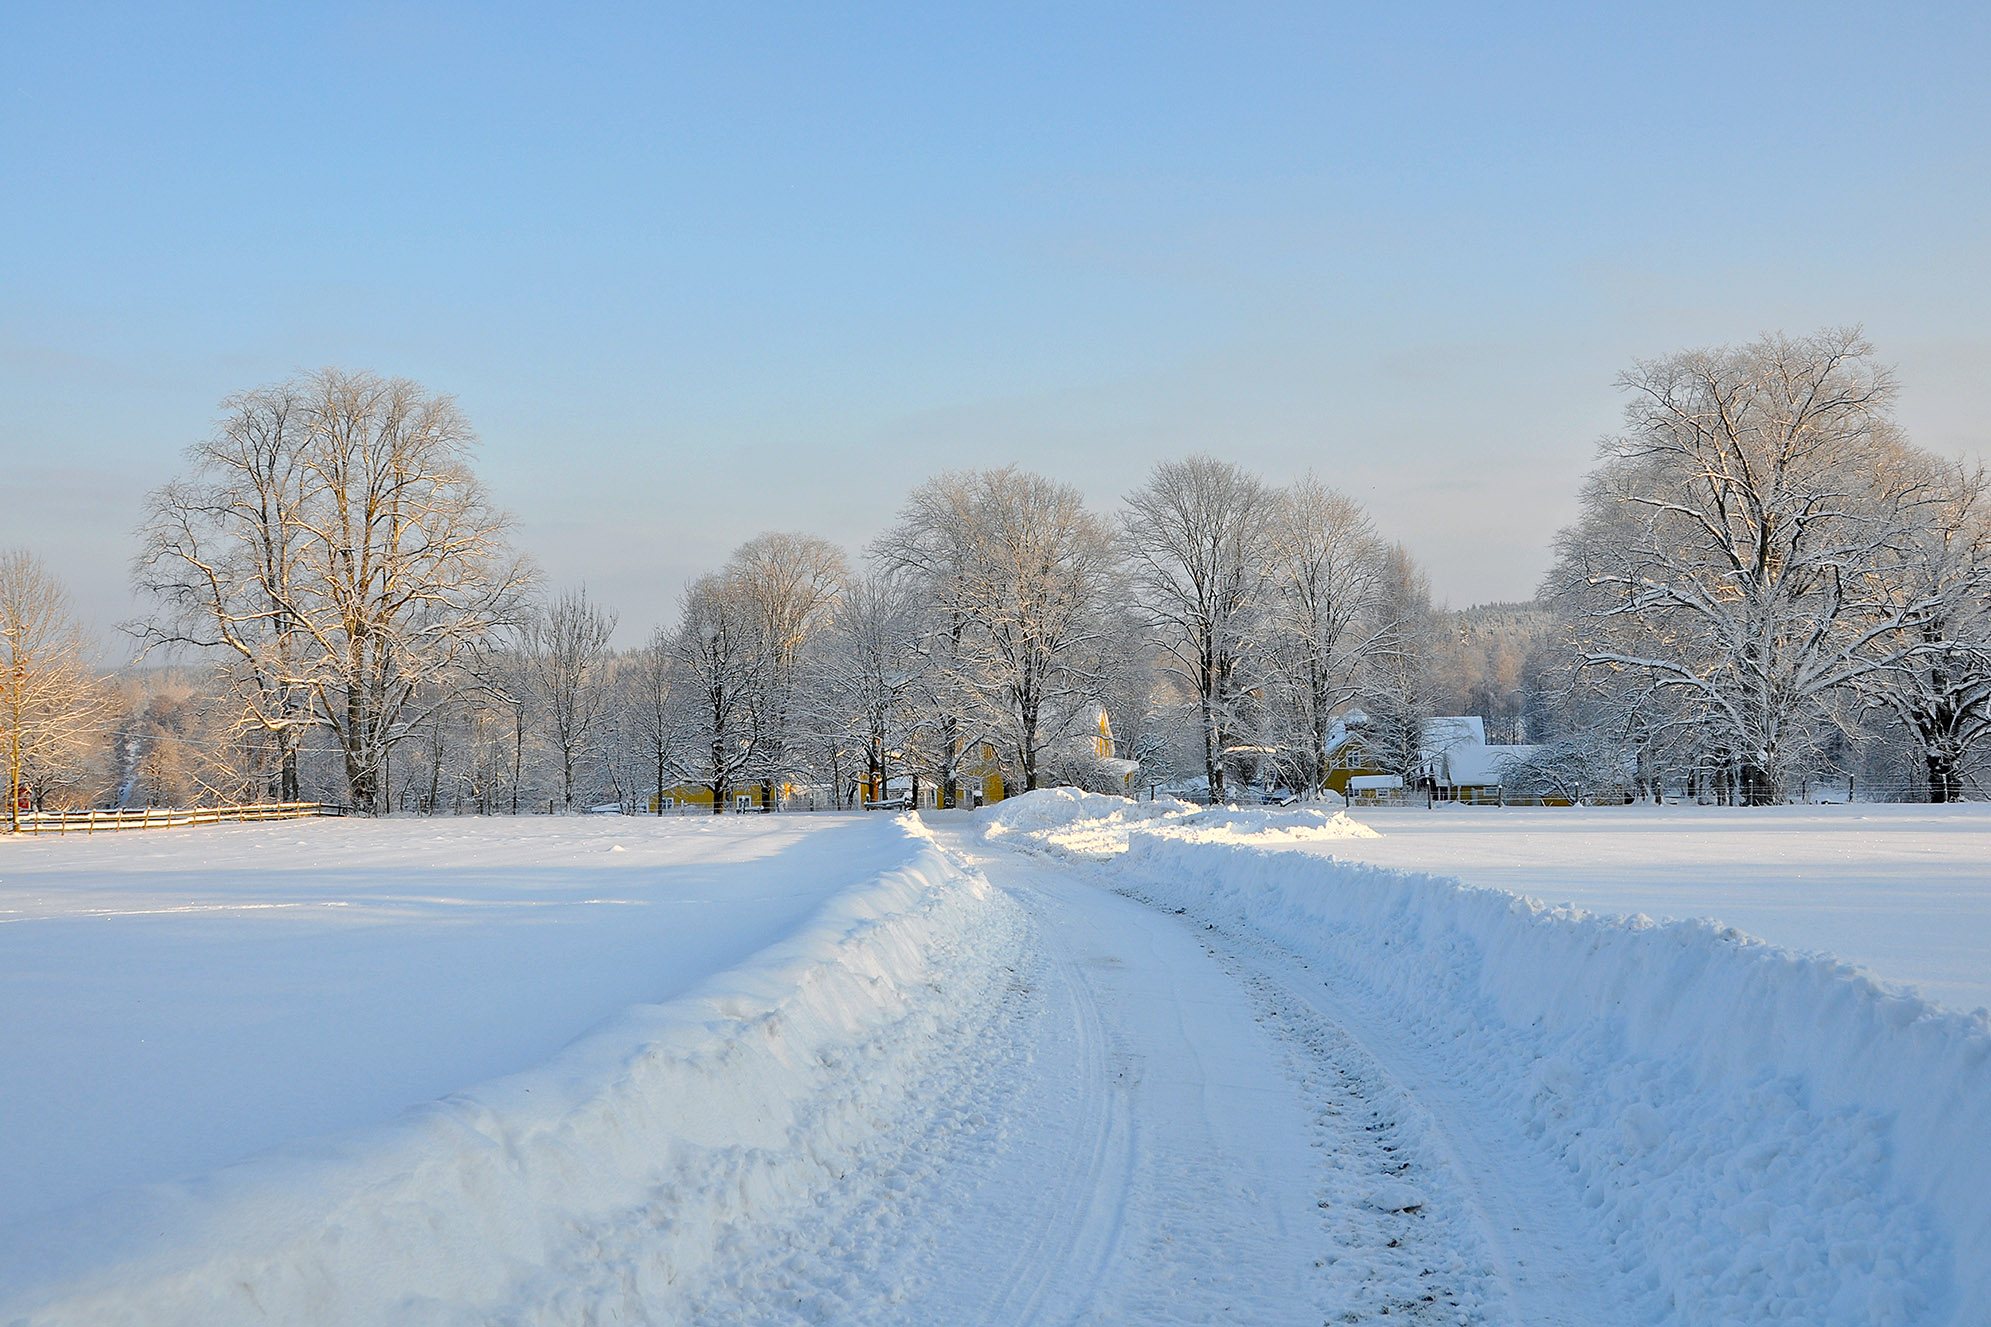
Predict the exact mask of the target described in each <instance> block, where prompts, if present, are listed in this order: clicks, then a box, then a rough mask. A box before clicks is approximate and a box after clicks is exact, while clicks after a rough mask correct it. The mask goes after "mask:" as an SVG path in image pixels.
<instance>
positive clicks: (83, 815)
mask: <svg viewBox="0 0 1991 1327" xmlns="http://www.w3.org/2000/svg"><path fill="white" fill-rule="evenodd" d="M345 813H346V808H345V807H343V806H334V805H332V804H331V803H329V802H265V803H261V804H259V805H255V806H198V807H189V808H185V809H171V808H165V807H148V808H147V809H145V810H142V811H34V812H30V813H27V814H24V815H23V816H22V817H21V832H22V833H23V834H98V833H108V832H110V831H113V830H121V829H178V828H180V827H181V826H184V825H218V824H221V823H222V822H223V821H227V820H296V819H298V818H299V817H300V816H339V815H344V814H345ZM7 825H8V822H7V819H6V817H5V816H0V830H4V829H6V828H7Z"/></svg>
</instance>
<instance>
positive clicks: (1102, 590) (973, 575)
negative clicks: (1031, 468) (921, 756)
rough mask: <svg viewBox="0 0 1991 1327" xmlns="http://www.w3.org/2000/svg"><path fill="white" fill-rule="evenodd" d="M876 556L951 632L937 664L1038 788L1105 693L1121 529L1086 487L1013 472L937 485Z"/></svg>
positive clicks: (916, 501) (955, 476) (939, 479)
mask: <svg viewBox="0 0 1991 1327" xmlns="http://www.w3.org/2000/svg"><path fill="white" fill-rule="evenodd" d="M877 552H878V554H879V557H880V559H881V560H882V561H883V562H884V563H885V565H886V566H887V567H888V568H889V569H892V570H896V571H900V572H904V573H906V574H908V575H910V576H912V577H913V578H914V579H915V583H916V584H917V585H918V586H919V588H920V592H921V593H922V595H923V596H924V597H925V598H926V600H927V603H928V605H929V606H930V609H931V611H932V613H933V615H934V617H935V618H936V619H937V620H939V621H940V622H943V623H946V624H947V625H946V627H945V630H946V631H947V633H948V635H949V638H950V641H951V645H950V649H951V650H952V657H950V658H945V659H942V660H939V661H938V662H939V664H940V666H942V667H945V668H946V669H947V670H948V671H949V673H950V675H951V677H952V678H953V680H954V682H955V685H956V686H957V687H958V688H959V694H960V695H961V697H962V700H963V702H964V704H966V705H968V706H971V707H972V708H973V710H974V711H975V723H974V725H973V726H974V727H977V728H979V729H981V730H982V731H985V732H987V733H988V734H989V735H990V736H991V737H992V738H993V739H994V740H995V741H996V743H997V744H998V745H999V746H1000V748H1001V749H1002V750H1003V751H1004V753H1005V755H1006V757H1007V758H1008V760H1009V761H1010V762H1011V764H1012V767H1013V768H1014V769H1015V770H1016V771H1017V773H1018V774H1019V776H1020V777H1021V779H1022V782H1023V786H1024V788H1025V789H1031V788H1035V787H1037V786H1038V779H1039V774H1040V770H1039V764H1040V758H1041V756H1042V755H1043V752H1044V750H1045V748H1046V747H1047V746H1048V745H1050V744H1051V743H1054V742H1058V741H1062V740H1064V739H1066V738H1068V737H1071V736H1072V735H1074V734H1076V733H1079V732H1081V731H1082V730H1083V728H1084V727H1085V725H1086V724H1087V723H1089V722H1090V719H1091V712H1090V710H1089V709H1088V705H1089V704H1090V703H1091V702H1092V701H1094V700H1096V699H1097V697H1098V694H1099V691H1100V689H1101V684H1102V682H1103V677H1102V667H1101V664H1102V660H1101V657H1100V656H1101V650H1102V647H1103V646H1104V645H1105V643H1106V641H1107V638H1108V636H1109V635H1110V630H1111V626H1110V624H1109V623H1108V622H1107V621H1106V620H1105V613H1104V610H1105V609H1106V608H1107V607H1108V606H1109V605H1111V604H1112V603H1113V602H1114V601H1115V600H1116V599H1117V597H1118V596H1117V585H1116V580H1117V576H1118V569H1117V567H1116V564H1115V557H1114V539H1113V535H1112V532H1111V530H1110V529H1109V528H1108V527H1107V525H1106V523H1105V522H1104V521H1102V520H1101V519H1100V518H1099V517H1097V516H1095V515H1093V514H1092V513H1091V512H1089V511H1087V510H1086V509H1085V499H1084V497H1083V496H1082V495H1081V494H1080V493H1079V491H1078V490H1077V489H1075V488H1072V487H1071V486H1070V485H1067V484H1059V483H1055V482H1053V481H1052V480H1049V479H1046V478H1044V477H1043V476H1041V475H1034V474H1029V473H1027V472H1025V471H1021V470H1018V469H1016V468H1015V467H1014V466H1009V467H1005V468H1003V469H1000V470H976V471H968V472H965V473H949V474H943V475H939V476H936V477H934V478H932V479H929V480H927V481H926V482H925V483H923V484H921V485H920V486H919V487H918V488H916V489H914V490H913V492H912V494H911V496H910V497H909V498H908V499H907V503H906V506H905V508H904V509H903V510H902V511H901V512H900V515H899V520H898V522H897V524H896V525H895V526H894V527H893V528H892V529H891V530H890V531H888V532H887V533H886V534H885V535H884V536H883V537H881V538H880V540H879V542H878V545H877Z"/></svg>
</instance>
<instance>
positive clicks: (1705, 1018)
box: [985, 795, 1991, 1324]
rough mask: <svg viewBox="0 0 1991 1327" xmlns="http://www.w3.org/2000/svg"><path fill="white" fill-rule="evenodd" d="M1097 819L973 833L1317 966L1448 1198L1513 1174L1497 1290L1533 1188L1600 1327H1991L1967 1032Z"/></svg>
mask: <svg viewBox="0 0 1991 1327" xmlns="http://www.w3.org/2000/svg"><path fill="white" fill-rule="evenodd" d="M1111 800H1112V799H1106V800H1093V799H1088V798H1083V797H1070V796H1063V795H1056V796H1046V795H1032V796H1030V797H1026V798H1024V799H1021V800H1020V801H1019V802H1017V803H1014V804H1012V803H1005V804H1002V805H1001V806H998V807H997V808H995V809H994V810H993V811H992V813H991V814H990V815H989V816H988V819H987V823H986V829H985V833H986V835H987V836H988V838H989V840H990V841H991V842H996V843H1005V844H1008V845H1011V846H1020V847H1034V848H1036V849H1039V850H1041V851H1046V852H1050V853H1053V854H1057V855H1061V856H1064V857H1067V858H1069V859H1075V860H1080V861H1084V862H1088V863H1091V864H1093V867H1094V869H1096V870H1098V871H1099V872H1100V874H1101V878H1102V879H1103V880H1104V881H1106V882H1107V883H1110V884H1112V885H1114V886H1115V887H1117V888H1119V889H1121V890H1123V891H1125V892H1129V893H1132V894H1135V895H1136V896H1138V897H1141V898H1144V899H1146V900H1148V901H1150V902H1152V903H1154V904H1157V905H1159V906H1161V907H1164V908H1171V909H1180V910H1182V911H1184V912H1186V913H1189V914H1190V915H1192V916H1195V917H1205V918H1209V919H1210V921H1209V924H1210V925H1211V926H1213V927H1222V928H1229V929H1231V930H1233V931H1236V932H1239V933H1248V934H1250V935H1253V936H1257V937H1261V938H1263V939H1265V940H1266V941H1268V942H1270V943H1272V944H1274V945H1275V946H1277V947H1279V948H1281V949H1283V950H1285V951H1287V952H1289V953H1291V954H1293V955H1295V956H1297V957H1299V958H1302V959H1304V960H1305V961H1306V962H1307V963H1309V964H1311V965H1314V967H1315V969H1316V970H1317V971H1318V973H1319V975H1320V977H1321V979H1322V980H1323V981H1324V982H1325V985H1326V989H1327V991H1328V992H1329V994H1328V996H1327V999H1328V1000H1329V1001H1330V1002H1333V1003H1334V1004H1335V1006H1336V1007H1337V1008H1339V1010H1340V1011H1341V1013H1340V1017H1341V1018H1342V1019H1343V1020H1344V1026H1346V1027H1349V1028H1356V1029H1362V1030H1363V1032H1364V1034H1365V1035H1364V1036H1363V1037H1362V1040H1363V1042H1364V1043H1365V1045H1366V1047H1367V1049H1368V1050H1369V1051H1370V1052H1371V1053H1372V1054H1373V1055H1374V1057H1375V1058H1376V1060H1377V1062H1378V1063H1379V1064H1381V1065H1383V1066H1384V1067H1385V1068H1386V1069H1388V1070H1389V1071H1391V1072H1392V1073H1393V1074H1394V1076H1395V1078H1396V1080H1397V1081H1398V1082H1399V1083H1401V1084H1403V1085H1404V1086H1405V1088H1406V1089H1408V1090H1411V1092H1412V1095H1413V1096H1414V1097H1415V1098H1416V1099H1417V1101H1418V1102H1420V1103H1421V1104H1422V1105H1423V1107H1424V1108H1425V1109H1426V1110H1427V1111H1428V1112H1429V1113H1430V1116H1431V1118H1432V1120H1433V1121H1434V1129H1435V1131H1436V1133H1437V1134H1438V1135H1440V1136H1441V1137H1443V1138H1444V1139H1446V1140H1448V1142H1449V1147H1450V1150H1451V1152H1452V1154H1453V1156H1454V1158H1455V1159H1456V1163H1457V1164H1456V1165H1455V1166H1453V1167H1451V1169H1452V1170H1453V1171H1454V1172H1455V1173H1458V1174H1460V1175H1462V1176H1463V1177H1464V1178H1463V1179H1462V1184H1463V1185H1464V1187H1465V1189H1468V1190H1469V1189H1471V1188H1472V1187H1473V1181H1472V1177H1473V1176H1474V1175H1475V1174H1489V1175H1495V1176H1497V1175H1499V1174H1501V1173H1502V1172H1503V1170H1504V1171H1505V1172H1506V1173H1507V1174H1508V1176H1509V1179H1508V1181H1507V1182H1505V1183H1504V1184H1488V1183H1486V1182H1484V1181H1482V1182H1481V1188H1482V1190H1483V1192H1485V1193H1487V1194H1490V1195H1492V1196H1491V1197H1488V1198H1485V1199H1484V1200H1483V1201H1482V1202H1481V1203H1480V1206H1481V1209H1482V1212H1483V1216H1484V1220H1483V1221H1482V1222H1481V1229H1482V1230H1483V1231H1484V1232H1485V1234H1486V1238H1487V1240H1488V1241H1489V1248H1490V1249H1491V1250H1492V1252H1491V1253H1490V1254H1489V1258H1490V1260H1491V1263H1492V1264H1493V1265H1494V1266H1495V1267H1496V1268H1499V1267H1500V1266H1502V1265H1505V1266H1506V1267H1508V1268H1509V1269H1514V1268H1520V1267H1524V1266H1525V1264H1526V1263H1527V1262H1528V1261H1529V1260H1530V1259H1536V1258H1540V1257H1542V1256H1543V1254H1544V1252H1545V1250H1543V1249H1540V1248H1537V1247H1533V1246H1531V1247H1529V1248H1527V1249H1526V1250H1525V1253H1526V1255H1527V1256H1526V1257H1523V1256H1521V1253H1520V1252H1516V1251H1513V1250H1509V1251H1508V1252H1507V1253H1506V1254H1505V1255H1503V1254H1502V1253H1501V1250H1500V1245H1501V1243H1502V1241H1503V1239H1505V1238H1507V1236H1506V1234H1505V1232H1506V1229H1507V1226H1508V1224H1509V1217H1510V1216H1511V1218H1512V1228H1513V1230H1514V1232H1516V1235H1517V1236H1519V1237H1521V1238H1528V1237H1527V1236H1520V1232H1521V1231H1522V1230H1523V1228H1524V1227H1523V1223H1524V1222H1535V1221H1538V1220H1540V1218H1539V1217H1534V1216H1523V1215H1522V1211H1523V1208H1525V1207H1527V1206H1530V1204H1527V1203H1522V1202H1519V1201H1517V1200H1516V1199H1515V1197H1514V1195H1515V1194H1516V1193H1518V1192H1520V1191H1521V1190H1522V1189H1523V1188H1524V1187H1525V1186H1526V1185H1527V1184H1529V1183H1533V1184H1536V1185H1538V1186H1539V1199H1538V1201H1536V1202H1535V1203H1534V1204H1532V1205H1533V1206H1534V1207H1536V1208H1537V1209H1539V1210H1543V1211H1549V1210H1553V1209H1557V1208H1558V1206H1559V1205H1560V1206H1561V1207H1563V1208H1566V1211H1567V1213H1568V1215H1566V1216H1564V1217H1561V1218H1556V1219H1553V1220H1550V1221H1549V1222H1548V1225H1547V1229H1549V1230H1551V1231H1554V1232H1556V1233H1555V1235H1554V1238H1553V1240H1552V1241H1548V1240H1540V1239H1538V1240H1536V1241H1535V1243H1553V1245H1554V1246H1555V1247H1556V1248H1557V1249H1571V1248H1575V1249H1580V1248H1582V1247H1584V1246H1585V1245H1586V1243H1588V1244H1590V1245H1591V1246H1593V1247H1594V1251H1595V1258H1594V1260H1592V1271H1593V1273H1594V1275H1595V1276H1596V1277H1597V1278H1598V1279H1599V1280H1600V1283H1602V1288H1603V1290H1604V1292H1605V1295H1604V1298H1605V1300H1606V1302H1609V1303H1614V1304H1616V1305H1619V1306H1620V1307H1619V1308H1618V1309H1617V1310H1616V1311H1615V1312H1614V1313H1613V1314H1612V1317H1611V1318H1610V1319H1604V1320H1617V1321H1625V1322H1650V1323H1672V1322H1692V1323H1700V1322H1763V1321H1772V1320H1796V1321H1803V1322H1807V1323H1820V1324H1825V1323H1831V1324H1837V1323H1847V1324H1851V1323H1902V1324H1906V1323H1938V1324H1940V1323H1959V1324H1981V1323H1985V1322H1991V1019H1987V1017H1986V1015H1985V1014H1984V1013H1982V1012H1981V1011H1980V1012H1978V1013H1975V1014H1969V1015H1965V1014H1960V1013H1956V1012H1952V1011H1950V1010H1948V1009H1945V1008H1941V1007H1939V1006H1935V1005H1931V1004H1929V1003H1926V1002H1924V1001H1923V1000H1921V999H1919V998H1917V997H1916V996H1914V995H1912V994H1909V993H1906V992H1904V991H1902V990H1900V989H1897V988H1891V987H1889V986H1886V985H1883V984H1881V983H1879V982H1877V981H1876V980H1874V979H1873V978H1872V977H1871V976H1869V975H1867V974H1866V973H1863V972H1861V971H1860V970H1858V969H1856V968H1854V967H1852V966H1850V965H1848V964H1846V963H1844V962H1841V961H1839V960H1836V959H1834V958H1832V957H1829V956H1823V955H1817V954H1805V953H1798V952H1794V951H1792V950H1788V949H1782V948H1779V947H1776V946H1774V945H1771V944H1768V943H1765V942H1763V941H1761V940H1758V939H1755V938H1753V937H1751V936H1749V935H1746V934H1744V933H1742V932H1740V931H1737V930H1734V929H1730V928H1727V927H1723V926H1721V925H1719V924H1716V923H1712V922H1707V921H1693V920H1688V921H1676V922H1670V923H1665V924H1661V923H1655V922H1653V921H1652V920H1650V919H1649V918H1646V917H1644V916H1637V915H1634V916H1629V917H1616V916H1604V915H1597V914H1593V913H1589V912H1585V911H1583V910H1580V909H1576V908H1572V907H1551V906H1548V905H1545V904H1542V903H1539V902H1536V901H1534V900H1532V899H1529V898H1525V897H1522V896H1519V895H1517V894H1515V893H1512V892H1509V891H1507V890H1501V889H1492V888H1481V887H1474V886H1470V885H1466V884H1463V883H1461V882H1460V881H1458V880H1457V879H1450V878H1444V877H1440V876H1434V875H1429V874H1423V873H1414V872H1409V871H1403V870H1393V869H1386V868H1381V867H1377V866H1373V865H1367V864H1362V863H1357V862H1351V861H1346V860H1341V859H1340V858H1338V857H1330V856H1322V855H1317V853H1318V852H1319V851H1320V850H1308V851H1294V850H1290V849H1285V850H1282V849H1281V847H1280V846H1279V845H1278V844H1277V843H1276V841H1272V840H1270V838H1269V836H1267V838H1268V842H1267V843H1266V844H1260V843H1254V842H1252V841H1250V837H1251V836H1246V837H1245V841H1243V842H1223V841H1217V842H1210V841H1202V842H1199V841H1196V837H1195V834H1194V832H1193V830H1191V829H1190V826H1193V824H1194V820H1195V816H1193V815H1189V814H1183V813H1181V812H1179V811H1177V810H1174V809H1168V808H1164V809H1162V810H1152V811H1151V810H1147V809H1144V808H1137V807H1135V806H1133V805H1131V804H1123V805H1120V806H1117V807H1116V806H1112V805H1110V802H1111ZM1253 814H1261V813H1253ZM1185 831H1188V832H1185ZM1387 842H1388V838H1387V837H1385V838H1384V839H1382V840H1374V841H1371V840H1364V839H1363V838H1361V837H1359V836H1350V837H1349V838H1348V841H1347V845H1346V846H1347V847H1348V848H1349V849H1350V850H1361V849H1364V848H1373V847H1376V846H1378V845H1379V844H1381V843H1387ZM1339 850H1340V849H1339V846H1337V848H1335V849H1329V850H1328V851H1339ZM1738 874H1741V873H1739V872H1738ZM1747 888H1748V886H1747V881H1746V879H1744V880H1738V881H1737V883H1736V889H1737V891H1738V894H1740V895H1743V896H1746V893H1747ZM1438 1150H1440V1151H1442V1150H1444V1149H1443V1148H1439V1149H1438ZM1445 1169H1446V1168H1445V1167H1443V1166H1440V1167H1437V1168H1436V1171H1437V1172H1439V1176H1438V1177H1439V1178H1441V1179H1442V1178H1443V1174H1442V1172H1443V1171H1444V1170H1445ZM1503 1195H1504V1196H1503ZM1423 1197H1424V1195H1423V1193H1422V1192H1421V1190H1420V1191H1405V1190H1400V1189H1378V1190H1377V1191H1376V1192H1375V1193H1373V1194H1372V1195H1371V1196H1370V1198H1369V1203H1370V1205H1371V1206H1372V1207H1376V1208H1379V1209H1382V1210H1404V1209H1405V1208H1408V1207H1409V1206H1410V1204H1409V1201H1408V1200H1409V1199H1411V1198H1416V1199H1419V1200H1420V1202H1419V1204H1418V1210H1420V1211H1421V1210H1423V1209H1422V1201H1421V1200H1422V1199H1423ZM1535 1233H1536V1234H1537V1235H1539V1233H1540V1232H1539V1231H1537V1232H1535ZM1551 1260H1552V1259H1551ZM1578 1261H1580V1262H1581V1261H1585V1260H1583V1259H1580V1258H1579V1259H1578ZM1516 1277H1520V1278H1523V1279H1525V1274H1524V1273H1521V1272H1518V1271H1513V1272H1511V1274H1510V1275H1509V1280H1510V1281H1512V1280H1513V1279H1514V1278H1516ZM1495 1279H1496V1280H1499V1279H1500V1277H1499V1276H1498V1275H1496V1278H1495ZM1517 1284H1518V1283H1517ZM1526 1290H1527V1287H1526V1286H1525V1285H1519V1288H1518V1289H1517V1290H1516V1294H1515V1303H1516V1304H1517V1305H1520V1304H1522V1303H1523V1301H1525V1299H1526V1298H1527V1296H1526V1295H1525V1294H1523V1293H1521V1292H1523V1291H1526ZM1516 1316H1522V1317H1524V1316H1525V1313H1524V1312H1523V1311H1520V1310H1517V1313H1516ZM1541 1320H1547V1321H1552V1320H1555V1318H1554V1317H1553V1316H1551V1317H1548V1318H1544V1319H1541Z"/></svg>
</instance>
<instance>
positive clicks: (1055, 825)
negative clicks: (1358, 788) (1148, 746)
mask: <svg viewBox="0 0 1991 1327" xmlns="http://www.w3.org/2000/svg"><path fill="white" fill-rule="evenodd" d="M984 832H985V833H986V834H987V835H988V837H989V838H991V839H996V840H1000V839H1002V838H1004V837H1005V836H1011V835H1014V836H1019V837H1021V838H1024V839H1028V840H1034V841H1036V842H1039V843H1042V844H1045V845H1048V846H1054V847H1056V848H1058V849H1059V850H1061V851H1063V852H1068V853H1073V854H1076V855H1078V856H1083V857H1101V858H1104V857H1113V856H1117V855H1119V854H1120V853H1123V852H1125V851H1127V846H1128V844H1129V842H1131V840H1132V839H1133V837H1134V836H1135V835H1137V834H1138V835H1141V836H1143V837H1150V838H1151V837H1157V836H1158V837H1163V838H1168V839H1171V840H1175V841H1178V842H1183V843H1282V844H1292V843H1316V842H1324V841H1327V840H1331V839H1364V838H1366V839H1372V838H1375V837H1376V831H1375V830H1373V829H1370V828H1369V827H1368V826H1367V825H1364V824H1361V823H1359V822H1357V821H1353V820H1350V819H1349V818H1348V816H1347V814H1346V813H1345V812H1341V811H1333V812H1329V811H1321V810H1318V809H1315V808H1311V807H1309V808H1305V809H1299V810H1290V811H1287V810H1271V809H1263V808H1255V807H1254V808H1241V807H1235V806H1198V805H1196V804H1195V803H1193V802H1184V801H1181V800H1179V799H1177V798H1174V797H1162V798H1157V799H1156V800H1155V801H1152V802H1136V801H1130V800H1129V799H1127V798H1125V797H1110V796H1107V795H1105V794H1103V793H1089V792H1081V791H1079V790H1078V789H1076V788H1044V789H1040V790H1038V791H1037V792H1033V793H1030V794H1029V795H1027V796H1024V797H1016V798H1011V799H1010V800H1009V801H1006V802H1003V803H1001V804H1000V805H999V806H997V807H996V809H995V810H993V811H991V812H989V813H988V815H987V818H986V821H985V825H984Z"/></svg>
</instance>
